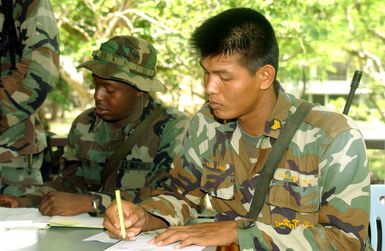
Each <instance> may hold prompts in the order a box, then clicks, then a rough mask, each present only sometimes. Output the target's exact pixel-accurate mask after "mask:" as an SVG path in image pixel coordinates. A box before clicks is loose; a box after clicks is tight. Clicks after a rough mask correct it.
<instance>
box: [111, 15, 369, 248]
mask: <svg viewBox="0 0 385 251" xmlns="http://www.w3.org/2000/svg"><path fill="white" fill-rule="evenodd" d="M192 42H193V45H194V46H195V47H196V48H197V49H198V50H199V51H200V53H201V61H200V63H201V66H202V68H203V70H204V83H205V89H206V92H207V94H208V99H209V102H208V103H207V104H205V105H204V106H203V108H202V109H201V110H200V111H199V112H198V113H197V114H196V115H195V116H194V117H193V119H192V121H191V123H190V127H189V129H188V131H187V133H186V136H185V138H184V141H183V149H182V150H181V152H180V156H178V157H177V158H175V160H174V162H173V166H172V170H171V176H172V179H171V185H170V189H167V190H165V191H164V192H163V194H162V195H159V196H156V197H152V198H150V199H148V200H146V201H144V202H143V203H141V204H139V205H134V204H132V203H130V202H123V207H124V210H123V211H124V212H125V215H124V217H125V228H126V229H127V236H124V238H126V239H133V238H135V234H138V233H139V231H141V230H152V229H156V228H163V227H167V226H168V225H169V226H171V227H170V228H168V230H167V231H165V232H164V233H162V234H161V235H158V236H157V237H155V238H154V240H153V243H155V244H158V245H161V246H162V245H166V244H169V243H172V242H177V241H179V244H178V246H179V247H184V246H187V245H190V244H198V245H202V246H225V245H229V244H230V243H233V242H235V243H238V244H239V246H240V249H241V250H366V249H370V243H369V241H368V221H369V184H370V180H369V176H368V169H367V156H366V152H365V144H364V141H363V139H362V136H361V133H360V132H359V131H358V129H357V127H356V126H355V125H354V123H353V121H352V120H351V119H350V118H349V117H347V116H344V115H342V114H338V113H335V112H331V111H328V110H326V109H325V108H324V107H322V106H320V105H317V106H315V107H313V108H312V110H311V111H310V113H309V114H308V115H307V116H306V117H305V119H304V121H303V122H301V123H300V125H299V129H298V130H297V131H296V133H295V135H294V137H293V139H292V141H291V142H290V145H289V147H288V149H287V151H286V153H285V154H284V155H283V158H282V159H281V161H280V163H279V165H278V167H277V169H276V171H275V173H274V177H273V179H272V180H271V181H269V184H270V188H269V192H268V196H266V200H264V204H263V207H262V210H261V212H260V213H259V215H258V217H257V219H256V220H255V219H251V218H249V217H248V212H249V210H250V203H251V200H252V198H253V195H254V191H255V189H256V187H257V186H258V185H259V184H260V182H261V180H262V179H263V178H262V177H261V176H260V173H261V170H262V169H263V166H264V164H265V162H266V159H267V156H268V155H269V154H270V152H271V149H272V146H273V145H274V143H275V142H276V139H277V137H279V135H280V133H281V128H282V127H284V126H285V123H286V121H287V119H288V118H289V117H290V116H291V115H292V114H293V113H294V112H295V111H296V110H297V108H298V106H299V104H300V103H302V102H303V101H302V100H299V99H297V98H295V97H294V96H292V95H290V94H287V93H285V92H284V91H283V90H282V88H281V87H280V85H279V83H278V81H277V80H276V74H277V70H278V45H277V41H276V38H275V34H274V31H273V28H272V27H271V25H270V23H269V21H268V20H266V19H265V17H264V16H263V15H261V14H260V13H258V12H256V11H254V10H252V9H247V8H239V9H230V10H228V11H225V12H222V13H221V14H218V15H217V16H215V17H212V18H210V19H208V20H207V21H206V22H204V23H203V24H202V25H201V26H200V27H199V28H198V29H197V30H196V31H195V32H194V34H193V37H192ZM205 195H208V196H209V198H210V200H211V203H212V206H213V208H214V209H215V210H216V211H217V215H216V222H208V223H201V224H195V225H187V226H180V225H185V224H187V223H188V222H189V221H190V220H191V219H193V218H195V217H196V216H197V210H199V209H200V205H201V202H202V200H203V198H204V196H205ZM256 196H259V197H260V198H261V199H264V197H263V196H264V195H263V194H258V195H256ZM257 198H258V197H257ZM116 209H117V208H116V203H115V202H113V203H112V205H111V206H110V207H109V208H108V209H107V211H106V215H105V220H104V226H105V227H106V228H107V229H108V230H109V231H110V232H111V233H112V234H113V235H115V236H117V237H121V236H119V235H120V229H119V227H116V226H119V223H118V219H117V213H116ZM128 212H129V213H128Z"/></svg>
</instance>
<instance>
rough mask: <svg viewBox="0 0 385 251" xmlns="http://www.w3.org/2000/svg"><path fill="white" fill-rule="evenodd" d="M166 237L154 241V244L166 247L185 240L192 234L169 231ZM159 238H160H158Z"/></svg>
mask: <svg viewBox="0 0 385 251" xmlns="http://www.w3.org/2000/svg"><path fill="white" fill-rule="evenodd" d="M167 232H169V233H167V234H166V235H163V236H161V238H157V239H154V244H155V245H158V246H165V245H169V244H172V243H174V242H178V241H181V240H184V239H186V238H188V237H189V235H191V233H186V232H185V231H176V232H174V231H167ZM157 237H159V236H157Z"/></svg>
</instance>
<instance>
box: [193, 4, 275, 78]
mask: <svg viewBox="0 0 385 251" xmlns="http://www.w3.org/2000/svg"><path fill="white" fill-rule="evenodd" d="M191 44H192V46H193V47H194V48H195V49H197V50H198V51H199V52H200V54H201V55H200V56H201V57H202V58H206V57H212V56H218V55H232V54H234V53H237V54H239V55H240V60H241V61H240V63H241V64H242V65H244V66H245V67H247V68H248V70H249V72H250V73H251V74H254V73H255V72H256V70H257V69H258V68H260V67H261V66H264V65H266V64H270V65H272V66H273V67H274V68H275V71H276V74H277V72H278V58H279V50H278V43H277V39H276V37H275V33H274V30H273V27H272V26H271V24H270V22H269V21H268V20H267V19H266V18H265V17H264V16H263V15H262V14H261V13H259V12H257V11H255V10H253V9H249V8H234V9H229V10H226V11H224V12H222V13H219V14H218V15H216V16H213V17H211V18H209V19H207V20H206V21H205V22H203V23H202V25H201V26H199V27H198V28H197V29H196V30H195V31H194V33H193V34H192V37H191Z"/></svg>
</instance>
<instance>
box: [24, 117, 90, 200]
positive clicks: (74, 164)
mask: <svg viewBox="0 0 385 251" xmlns="http://www.w3.org/2000/svg"><path fill="white" fill-rule="evenodd" d="M77 119H78V118H77ZM77 119H75V121H74V122H73V123H72V127H71V129H70V132H69V134H68V143H67V145H66V146H65V151H64V156H62V158H63V160H64V165H63V166H62V167H61V170H60V173H59V175H58V176H57V177H56V178H55V179H54V180H52V181H50V182H47V183H45V184H44V185H41V186H35V189H34V190H33V191H30V192H29V193H27V194H26V195H25V196H24V197H26V198H27V199H28V201H27V202H28V203H29V205H30V206H33V207H37V205H38V203H39V201H40V200H41V198H42V197H43V196H44V195H46V194H47V193H48V192H50V191H62V192H69V193H87V192H88V191H87V188H86V187H85V185H84V179H83V178H82V177H79V176H77V175H76V171H77V169H78V167H79V166H80V165H81V160H80V159H79V158H78V157H77V156H78V154H79V151H80V148H79V144H77V142H76V138H77V136H76V135H75V132H74V128H76V124H77Z"/></svg>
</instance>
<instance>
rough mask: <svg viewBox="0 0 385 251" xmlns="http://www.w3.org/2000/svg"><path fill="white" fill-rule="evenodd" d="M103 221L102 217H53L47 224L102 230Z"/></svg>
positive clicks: (86, 215)
mask: <svg viewBox="0 0 385 251" xmlns="http://www.w3.org/2000/svg"><path fill="white" fill-rule="evenodd" d="M103 219H104V218H103V217H92V216H90V215H89V214H79V215H74V216H53V217H52V218H51V219H50V220H49V224H50V226H59V227H85V228H103Z"/></svg>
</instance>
